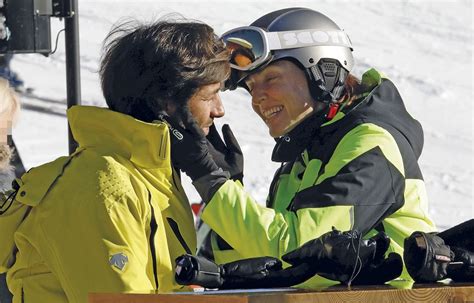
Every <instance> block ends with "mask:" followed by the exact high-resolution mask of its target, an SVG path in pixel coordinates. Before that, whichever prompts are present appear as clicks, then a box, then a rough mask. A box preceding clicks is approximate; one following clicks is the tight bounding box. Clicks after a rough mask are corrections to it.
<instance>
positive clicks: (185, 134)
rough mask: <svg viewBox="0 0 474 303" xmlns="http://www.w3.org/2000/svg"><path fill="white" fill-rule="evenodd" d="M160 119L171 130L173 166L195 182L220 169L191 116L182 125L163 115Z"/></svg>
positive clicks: (188, 115)
mask: <svg viewBox="0 0 474 303" xmlns="http://www.w3.org/2000/svg"><path fill="white" fill-rule="evenodd" d="M186 112H188V111H186ZM158 117H159V119H160V120H161V121H163V122H165V123H166V124H168V127H169V129H170V139H171V160H172V162H173V165H174V166H175V167H176V168H178V169H180V170H182V171H183V172H185V173H186V174H187V175H188V176H189V177H190V178H191V179H192V180H193V181H194V180H197V179H199V178H200V177H202V176H204V175H207V174H210V173H212V172H213V171H216V170H218V169H219V167H218V166H217V165H216V163H215V161H214V160H213V159H212V157H211V155H210V154H209V150H208V147H207V140H206V137H205V136H204V133H203V132H202V130H201V129H200V128H199V126H198V125H197V123H196V121H195V120H194V118H192V117H191V114H189V113H188V114H187V116H186V119H183V124H184V127H183V126H181V125H180V123H179V122H178V121H177V120H175V119H173V118H172V117H170V116H168V115H167V114H166V113H164V112H163V113H161V114H160V115H159V116H158Z"/></svg>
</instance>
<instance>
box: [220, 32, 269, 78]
mask: <svg viewBox="0 0 474 303" xmlns="http://www.w3.org/2000/svg"><path fill="white" fill-rule="evenodd" d="M222 39H223V40H224V42H225V44H226V47H227V50H228V51H229V53H230V65H231V67H232V68H233V69H236V70H241V71H250V70H252V69H254V68H256V67H258V66H259V65H260V64H262V63H263V62H264V61H265V59H267V57H268V48H267V45H266V43H265V37H264V34H263V33H260V32H259V31H257V30H254V29H248V28H246V29H236V30H233V31H230V32H227V33H226V34H224V35H223V36H222Z"/></svg>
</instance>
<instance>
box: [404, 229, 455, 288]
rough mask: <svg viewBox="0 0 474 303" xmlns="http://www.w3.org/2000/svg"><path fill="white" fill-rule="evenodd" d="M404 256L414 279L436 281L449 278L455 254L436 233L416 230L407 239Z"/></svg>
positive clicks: (417, 280)
mask: <svg viewBox="0 0 474 303" xmlns="http://www.w3.org/2000/svg"><path fill="white" fill-rule="evenodd" d="M403 258H404V260H405V265H406V267H407V271H408V273H409V274H410V276H411V277H412V278H413V280H415V281H416V282H435V281H438V280H442V279H445V278H447V275H448V272H447V268H448V265H449V263H450V262H451V261H452V260H453V258H454V255H453V253H452V251H451V249H450V247H449V246H448V245H445V244H444V240H443V239H441V238H440V237H438V236H437V235H436V233H424V232H421V231H415V232H414V233H412V234H411V236H409V237H408V238H406V239H405V243H404V251H403Z"/></svg>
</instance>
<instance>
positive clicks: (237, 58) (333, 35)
mask: <svg viewBox="0 0 474 303" xmlns="http://www.w3.org/2000/svg"><path fill="white" fill-rule="evenodd" d="M221 38H222V40H223V41H224V42H225V44H226V47H227V50H228V51H229V53H230V65H231V67H232V68H233V69H235V70H239V71H246V72H250V71H252V70H255V69H256V68H258V67H260V66H261V65H263V64H265V63H267V62H268V61H269V60H270V59H271V58H272V51H275V50H286V49H292V48H302V47H310V46H343V47H348V48H350V49H351V50H352V44H351V40H350V39H349V37H348V36H347V34H346V33H345V32H344V31H342V30H328V31H324V30H319V29H305V30H295V31H283V32H266V31H264V30H263V29H261V28H259V27H255V26H244V27H238V28H235V29H232V30H230V31H228V32H226V33H224V34H223V35H222V36H221ZM315 63H316V62H315Z"/></svg>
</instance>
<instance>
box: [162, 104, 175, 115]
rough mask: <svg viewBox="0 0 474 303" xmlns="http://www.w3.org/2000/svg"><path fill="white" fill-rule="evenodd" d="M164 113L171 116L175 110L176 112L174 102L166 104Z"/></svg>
mask: <svg viewBox="0 0 474 303" xmlns="http://www.w3.org/2000/svg"><path fill="white" fill-rule="evenodd" d="M165 110H166V113H167V114H168V115H169V116H173V115H174V114H175V113H176V110H177V107H176V104H175V103H174V102H169V101H168V102H166V109H165Z"/></svg>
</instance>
